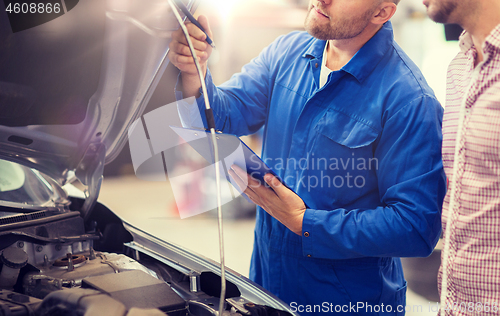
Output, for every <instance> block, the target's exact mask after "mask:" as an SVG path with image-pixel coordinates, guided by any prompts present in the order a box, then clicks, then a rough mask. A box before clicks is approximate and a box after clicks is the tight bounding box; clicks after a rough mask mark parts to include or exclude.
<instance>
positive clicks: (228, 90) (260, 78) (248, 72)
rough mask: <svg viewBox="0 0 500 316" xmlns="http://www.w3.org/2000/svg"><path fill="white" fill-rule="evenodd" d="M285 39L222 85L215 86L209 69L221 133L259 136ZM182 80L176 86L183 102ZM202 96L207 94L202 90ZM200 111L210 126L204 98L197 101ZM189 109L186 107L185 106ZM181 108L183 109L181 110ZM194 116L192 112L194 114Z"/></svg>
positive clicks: (209, 88)
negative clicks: (276, 58)
mask: <svg viewBox="0 0 500 316" xmlns="http://www.w3.org/2000/svg"><path fill="white" fill-rule="evenodd" d="M280 40H281V37H280V38H278V39H277V40H276V41H274V42H273V43H272V44H271V45H270V46H268V47H266V48H265V49H264V50H263V51H262V52H261V53H260V55H259V56H258V57H256V58H254V59H253V60H252V61H251V62H250V63H248V64H247V65H245V66H244V67H243V68H242V70H241V72H240V73H237V74H235V75H233V76H232V77H231V79H229V80H228V81H227V82H225V83H224V84H222V85H219V86H215V84H214V83H213V79H212V75H211V73H210V70H208V69H207V74H206V76H205V84H206V86H207V92H208V99H209V101H210V105H211V107H212V109H213V111H214V118H215V125H216V127H217V129H218V130H221V131H223V132H225V133H229V134H235V135H237V136H242V135H248V134H252V133H255V132H256V131H258V130H259V128H260V127H262V126H263V125H264V123H265V120H266V116H267V106H268V103H269V96H270V94H271V88H272V83H271V76H272V71H273V70H272V69H273V68H274V69H275V68H276V67H273V65H276V63H275V62H274V61H273V59H274V52H275V51H276V46H278V45H279V42H280ZM179 84H180V79H179V80H178V82H177V86H176V98H177V100H181V99H183V95H182V93H181V92H180V90H181V89H179ZM200 93H203V92H202V91H201V89H200ZM196 102H197V104H198V110H199V111H200V113H203V114H202V115H201V118H202V120H203V124H204V126H205V127H206V126H207V123H206V118H205V115H204V111H205V101H204V98H203V95H201V96H200V97H199V98H197V99H196ZM184 106H186V105H184ZM179 109H180V108H179ZM179 113H180V115H181V117H182V119H183V121H189V120H190V118H189V117H187V115H186V114H185V113H187V112H186V111H179ZM191 116H193V115H192V111H191Z"/></svg>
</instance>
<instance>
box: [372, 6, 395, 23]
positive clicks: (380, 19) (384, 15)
mask: <svg viewBox="0 0 500 316" xmlns="http://www.w3.org/2000/svg"><path fill="white" fill-rule="evenodd" d="M396 8H397V5H396V4H395V3H394V2H385V1H384V2H382V3H381V4H380V6H379V7H378V8H377V10H375V12H374V15H373V17H372V20H371V22H372V23H373V24H384V23H385V22H387V21H389V19H390V18H391V17H392V16H393V15H394V13H396Z"/></svg>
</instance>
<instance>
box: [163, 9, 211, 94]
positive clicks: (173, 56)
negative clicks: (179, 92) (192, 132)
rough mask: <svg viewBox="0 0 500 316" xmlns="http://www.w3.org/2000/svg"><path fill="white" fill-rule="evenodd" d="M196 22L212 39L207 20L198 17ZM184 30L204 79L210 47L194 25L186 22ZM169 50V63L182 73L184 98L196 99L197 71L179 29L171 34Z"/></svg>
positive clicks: (201, 32)
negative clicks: (188, 36) (185, 29)
mask: <svg viewBox="0 0 500 316" xmlns="http://www.w3.org/2000/svg"><path fill="white" fill-rule="evenodd" d="M198 22H200V24H201V25H202V26H203V28H204V29H205V31H206V32H207V34H208V36H210V38H212V39H213V36H212V31H211V30H210V26H209V25H208V19H207V18H206V17H205V16H203V15H200V16H199V17H198ZM186 28H187V30H188V32H189V35H190V38H191V42H192V43H193V47H194V49H195V52H196V55H197V56H198V61H199V63H200V66H201V69H202V72H203V76H204V77H205V75H206V74H207V60H208V58H209V57H210V55H211V54H212V46H210V45H209V44H208V43H207V42H206V41H205V39H206V37H207V36H206V35H205V33H203V31H202V30H200V29H199V28H198V27H197V26H196V25H194V24H193V23H189V22H186ZM169 48H170V51H169V53H168V58H169V60H170V62H172V64H174V66H175V67H177V68H178V69H179V70H180V71H181V72H182V73H181V78H182V85H183V93H184V97H186V98H187V97H192V96H196V97H198V94H199V93H198V91H199V89H200V87H201V83H200V79H199V76H198V70H197V69H196V66H195V63H194V61H193V57H192V56H191V51H190V50H189V46H188V43H187V40H186V37H185V36H184V33H183V32H182V29H181V28H180V27H179V29H178V30H176V31H175V32H173V34H172V41H171V42H170V45H169Z"/></svg>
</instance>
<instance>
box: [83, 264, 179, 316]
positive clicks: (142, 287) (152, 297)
mask: <svg viewBox="0 0 500 316" xmlns="http://www.w3.org/2000/svg"><path fill="white" fill-rule="evenodd" d="M82 288H91V289H96V290H99V291H102V292H105V293H107V294H109V295H110V296H111V297H112V298H114V299H116V300H117V301H119V302H121V303H123V304H124V305H125V307H126V308H127V310H128V309H131V308H133V307H136V308H158V309H160V310H162V311H164V312H166V313H168V315H185V314H186V310H187V307H186V302H185V301H184V299H182V298H181V297H180V296H179V295H178V294H177V293H175V292H174V290H172V288H171V287H170V286H169V285H168V284H167V283H165V282H162V281H160V280H158V279H156V278H154V277H152V276H151V275H148V274H146V273H144V272H142V271H139V270H134V271H127V272H122V273H119V274H110V275H103V276H98V277H91V278H86V279H84V280H83V281H82Z"/></svg>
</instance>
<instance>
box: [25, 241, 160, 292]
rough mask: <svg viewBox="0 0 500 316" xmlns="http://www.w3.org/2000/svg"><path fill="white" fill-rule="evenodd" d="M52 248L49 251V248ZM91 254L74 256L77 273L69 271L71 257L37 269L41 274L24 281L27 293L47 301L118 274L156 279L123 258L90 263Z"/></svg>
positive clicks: (114, 256) (103, 256) (106, 255)
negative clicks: (56, 294) (139, 273)
mask: <svg viewBox="0 0 500 316" xmlns="http://www.w3.org/2000/svg"><path fill="white" fill-rule="evenodd" d="M46 248H48V247H46ZM88 255H89V253H80V254H73V255H71V259H72V260H71V261H73V268H74V269H73V270H69V269H68V267H69V262H70V260H68V257H67V255H66V256H64V257H62V258H59V259H56V260H55V261H54V263H53V264H51V263H50V262H49V264H42V265H37V266H36V268H38V270H39V271H31V272H28V273H26V275H25V276H24V278H23V288H24V293H25V294H27V295H31V296H34V297H37V298H44V297H45V296H46V295H47V294H49V293H50V292H52V291H57V290H61V289H63V288H71V287H75V286H79V285H80V284H81V282H82V279H84V278H87V277H92V276H98V275H105V274H115V273H119V272H123V271H129V270H135V269H138V270H141V271H144V272H145V273H149V274H151V275H153V276H154V277H156V274H155V273H154V272H152V271H150V270H148V269H147V268H146V267H144V266H143V265H141V264H140V263H139V262H137V261H135V260H133V259H131V258H129V257H127V256H124V255H120V254H110V253H101V252H98V253H96V254H95V256H96V259H95V260H87V259H86V256H88Z"/></svg>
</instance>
